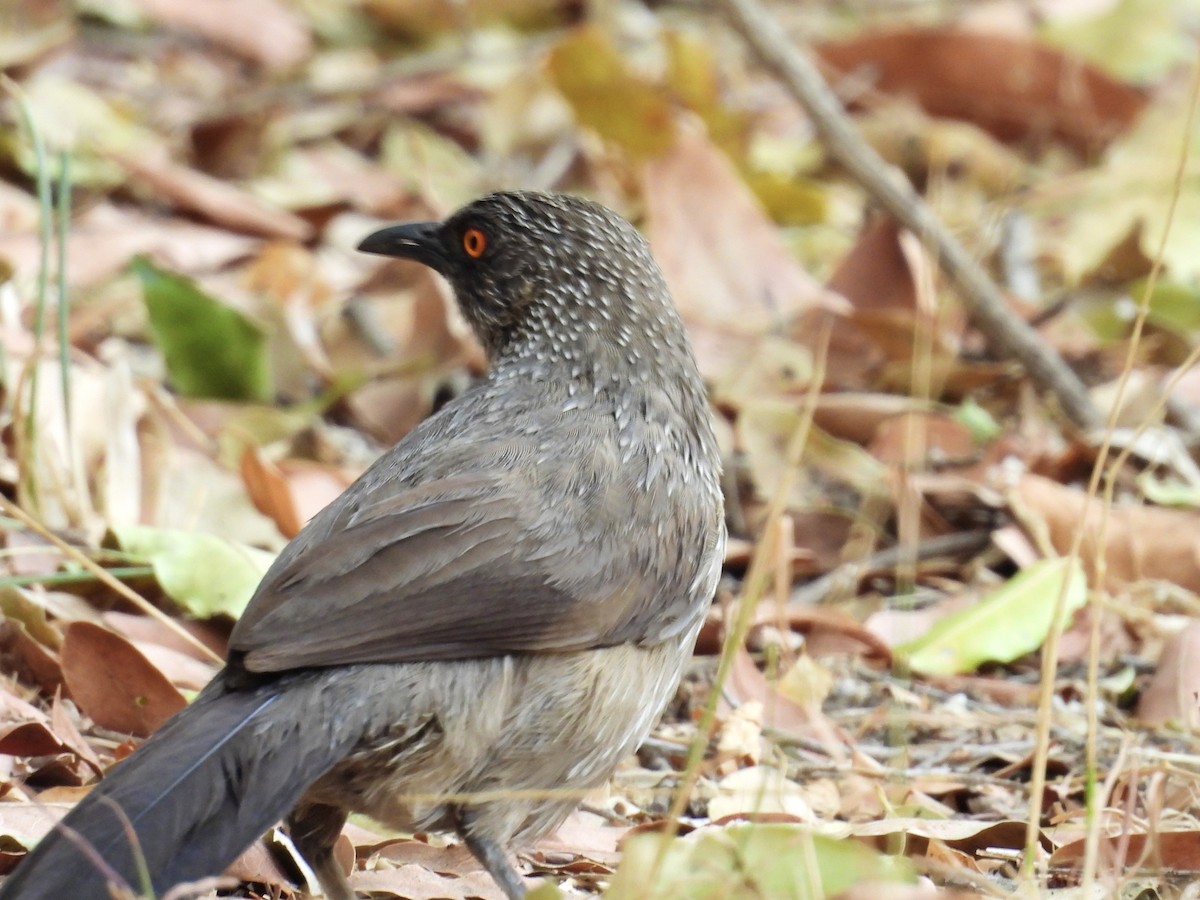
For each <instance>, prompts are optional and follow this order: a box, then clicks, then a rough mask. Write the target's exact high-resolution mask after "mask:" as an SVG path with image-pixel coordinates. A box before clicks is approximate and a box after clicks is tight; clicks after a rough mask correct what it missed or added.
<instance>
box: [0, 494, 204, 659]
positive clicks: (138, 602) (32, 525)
mask: <svg viewBox="0 0 1200 900" xmlns="http://www.w3.org/2000/svg"><path fill="white" fill-rule="evenodd" d="M0 510H3V511H4V512H5V513H7V514H8V515H10V516H12V517H13V518H14V519H16V520H17V521H18V522H20V523H21V524H22V525H24V526H25V527H26V528H28V529H29V530H30V531H32V532H34V533H35V534H39V535H41V536H42V537H43V538H45V539H46V540H48V541H49V542H50V543H52V544H53V545H54V546H55V547H57V548H58V549H59V550H60V551H61V552H62V553H63V554H64V555H65V556H66V557H67V558H68V559H71V560H73V561H74V562H76V563H78V564H79V565H80V566H82V567H83V568H85V569H87V571H89V572H91V573H92V574H93V575H94V576H96V578H97V579H98V580H99V581H100V582H101V583H102V584H103V585H104V586H105V587H107V588H108V589H109V590H111V591H114V592H115V593H117V594H119V595H121V596H122V597H124V598H125V599H126V600H128V601H129V602H130V603H132V604H133V605H134V606H136V607H137V608H138V609H140V610H141V611H142V612H143V613H145V614H146V615H148V616H150V618H152V619H156V620H158V621H159V622H160V623H162V624H163V625H165V626H166V627H167V628H169V629H170V630H171V631H172V632H174V633H175V634H176V635H177V636H178V637H180V638H181V639H183V640H184V641H186V642H187V643H188V644H189V645H191V646H192V647H195V648H196V649H197V650H199V651H200V653H201V654H203V655H204V657H205V658H206V659H210V660H212V661H213V662H215V663H217V664H218V665H220V664H222V663H224V662H225V660H223V659H221V657H220V656H218V655H217V654H216V653H214V652H213V651H212V650H210V649H209V648H208V647H206V646H205V645H204V644H203V643H202V642H201V641H199V640H198V639H197V638H196V636H195V635H193V634H192V633H191V632H190V631H188V630H187V629H186V628H184V627H183V626H182V625H180V624H179V623H178V622H176V621H175V620H174V619H172V618H171V617H170V616H168V615H167V614H166V613H164V612H163V611H162V610H161V609H159V608H158V607H157V606H155V605H154V604H152V603H151V602H150V601H148V600H147V599H146V598H145V597H143V596H142V595H141V594H139V593H138V592H137V591H135V590H133V589H132V588H130V587H129V586H127V585H125V584H122V583H121V582H120V581H117V579H116V578H114V577H113V576H112V575H110V574H109V572H108V570H107V569H105V568H104V567H103V566H101V565H100V564H98V563H96V562H94V561H92V560H91V559H88V557H87V556H86V555H85V554H83V553H82V552H80V550H79V549H78V548H76V547H72V546H71V545H70V544H68V543H67V542H66V541H64V540H63V539H62V538H60V537H59V536H58V535H57V534H55V533H54V532H53V531H51V530H50V529H49V528H47V527H46V526H45V525H43V524H42V523H41V522H39V521H38V520H37V519H35V518H33V516H31V515H29V513H27V512H25V510H23V509H21V507H19V506H17V504H15V503H13V502H12V501H11V500H9V499H8V498H7V497H4V496H2V495H0Z"/></svg>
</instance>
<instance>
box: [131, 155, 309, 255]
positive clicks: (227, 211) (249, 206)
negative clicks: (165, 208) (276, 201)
mask: <svg viewBox="0 0 1200 900" xmlns="http://www.w3.org/2000/svg"><path fill="white" fill-rule="evenodd" d="M111 155H112V158H113V159H114V160H115V161H116V162H118V163H119V164H120V165H121V167H122V168H124V169H125V170H126V171H127V172H128V173H129V174H130V175H132V176H133V177H134V178H135V179H137V180H138V181H140V182H142V183H143V184H145V185H146V186H147V187H148V188H150V189H151V190H152V191H153V192H154V194H155V195H156V196H157V197H160V198H162V199H164V200H169V201H171V202H173V203H175V204H176V205H177V206H179V207H180V208H181V209H185V210H188V211H189V212H194V213H197V214H198V215H201V216H203V217H204V218H206V219H207V220H208V221H210V222H212V223H213V224H215V225H221V226H224V227H225V228H228V229H230V230H233V231H240V232H244V233H246V234H252V235H258V236H260V237H270V238H285V239H289V240H294V241H303V240H307V239H308V238H309V237H311V236H312V230H313V229H312V226H311V225H310V224H309V223H308V222H306V221H305V220H304V219H302V218H300V217H299V216H297V215H294V214H293V213H290V212H287V211H286V210H282V209H279V208H277V207H273V206H270V205H268V204H266V203H264V202H263V201H261V200H259V199H258V198H257V197H254V196H253V195H251V194H247V193H246V192H245V191H243V190H241V189H240V188H238V187H237V186H235V185H233V184H230V183H229V182H227V181H221V180H220V179H217V178H213V177H212V176H211V175H205V174H204V173H203V172H198V171H196V170H195V169H189V168H188V167H187V166H183V165H180V164H179V163H177V162H174V161H173V160H170V159H167V158H166V157H163V156H160V155H158V154H156V153H148V152H144V153H139V154H137V155H134V154H132V153H113V154H111Z"/></svg>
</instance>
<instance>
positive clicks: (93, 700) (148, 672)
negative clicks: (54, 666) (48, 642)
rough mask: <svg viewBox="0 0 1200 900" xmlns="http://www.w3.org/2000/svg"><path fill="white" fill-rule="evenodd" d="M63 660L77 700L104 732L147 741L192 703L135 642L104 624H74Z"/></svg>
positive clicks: (67, 680)
mask: <svg viewBox="0 0 1200 900" xmlns="http://www.w3.org/2000/svg"><path fill="white" fill-rule="evenodd" d="M62 662H63V675H64V677H65V679H66V683H67V687H68V688H69V689H70V691H71V697H72V698H73V699H74V700H75V702H76V703H77V704H78V705H79V708H80V709H81V710H83V711H84V712H85V713H86V714H87V715H89V716H91V718H92V719H94V720H95V721H96V723H97V724H99V725H101V726H102V727H104V728H111V729H112V730H113V731H120V732H124V733H126V734H133V735H137V736H139V737H146V736H148V735H149V734H150V733H151V732H153V731H154V730H155V729H157V728H158V727H159V726H160V725H162V723H163V722H165V721H166V720H167V719H169V718H170V717H171V716H173V715H175V713H177V712H179V711H180V710H181V709H183V708H184V707H185V706H186V705H187V701H186V700H184V698H183V695H182V694H180V693H179V691H178V690H176V689H175V687H174V686H173V685H172V684H171V682H170V681H168V680H167V678H166V677H165V676H164V675H163V674H162V673H161V672H159V671H158V669H156V668H154V666H153V665H151V663H150V662H149V661H148V660H147V659H146V657H144V656H142V654H141V653H139V652H138V651H137V649H136V648H135V647H134V646H133V645H132V644H130V643H129V642H128V641H127V640H125V639H124V638H123V637H121V636H120V635H118V634H114V633H113V632H111V631H109V630H108V629H107V628H103V627H101V626H99V625H93V624H92V623H90V622H73V623H71V625H70V626H69V627H68V628H67V634H66V637H65V639H64V640H63V649H62Z"/></svg>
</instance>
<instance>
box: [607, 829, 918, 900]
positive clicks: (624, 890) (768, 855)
mask: <svg viewBox="0 0 1200 900" xmlns="http://www.w3.org/2000/svg"><path fill="white" fill-rule="evenodd" d="M662 840H663V838H662V835H658V834H642V835H638V836H637V837H635V838H633V839H632V840H630V841H628V842H627V843H626V845H625V849H624V855H623V857H622V859H621V865H620V867H619V868H618V869H617V873H616V875H615V876H614V878H613V882H612V887H610V888H609V889H608V891H607V892H606V893H605V897H606V898H608V900H633V898H642V897H654V898H655V900H684V898H686V900H726V898H730V900H740V898H747V900H749V898H756V900H758V898H762V897H771V898H773V900H809V898H812V900H817V898H824V897H831V896H833V895H835V894H840V893H841V892H843V891H846V890H848V889H850V888H851V887H853V886H854V885H856V884H863V883H866V882H872V883H878V882H900V883H905V884H911V883H913V882H914V881H915V879H914V877H913V875H912V871H911V867H910V866H909V864H908V862H907V861H906V860H904V859H902V858H897V857H888V856H882V855H880V854H878V853H876V852H875V851H873V850H871V849H869V848H868V847H866V846H864V845H863V844H860V843H859V842H858V841H853V840H842V841H839V840H834V839H833V838H829V837H824V836H822V835H817V834H813V833H812V832H811V831H809V830H808V829H806V828H803V827H799V826H795V825H782V824H763V825H731V826H729V827H727V828H722V829H704V830H703V831H701V832H699V834H698V836H692V837H686V838H676V839H674V840H672V841H671V843H670V846H669V847H668V848H667V851H666V854H665V855H664V856H663V857H662V860H661V865H659V854H660V851H661V849H662Z"/></svg>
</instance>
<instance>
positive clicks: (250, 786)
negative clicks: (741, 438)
mask: <svg viewBox="0 0 1200 900" xmlns="http://www.w3.org/2000/svg"><path fill="white" fill-rule="evenodd" d="M358 249H359V250H361V251H364V252H366V253H373V254H382V255H385V256H390V257H396V258H400V259H406V260H412V261H415V262H417V263H421V264H424V265H425V266H427V267H429V268H432V269H433V270H434V271H436V272H437V273H439V274H440V275H441V276H442V277H443V278H445V279H446V281H447V282H448V283H449V286H450V288H451V290H452V292H453V294H454V297H455V300H456V302H457V305H458V307H459V309H460V310H461V312H462V314H463V316H464V318H465V319H466V321H467V322H468V323H469V325H470V326H471V328H472V329H473V331H474V333H475V334H476V335H477V337H478V338H479V340H480V343H481V345H482V346H483V348H484V350H485V351H486V355H487V358H488V366H487V369H486V372H485V374H483V375H482V376H481V377H480V378H479V379H478V380H477V381H476V382H475V383H474V384H472V385H471V386H470V387H469V388H467V389H466V390H465V391H464V392H463V393H462V394H460V395H459V396H458V397H456V398H455V399H453V400H452V401H450V402H449V403H447V404H446V405H445V406H443V407H442V408H441V409H440V410H439V411H437V412H436V413H435V414H433V415H432V416H430V417H429V418H427V419H425V420H424V421H423V422H422V423H421V424H420V425H418V426H417V427H416V428H415V429H413V430H412V431H410V432H409V433H408V434H407V435H406V436H405V437H403V438H402V439H401V440H400V441H399V442H398V443H397V444H395V445H394V446H393V447H392V448H391V449H390V450H389V451H387V452H386V453H384V454H383V455H382V456H381V457H380V458H379V459H378V460H377V461H376V462H375V463H374V464H372V465H371V466H370V467H369V468H368V469H367V470H366V471H365V472H364V473H363V474H362V476H361V477H359V478H358V479H357V480H356V481H355V482H354V483H353V484H352V485H351V486H350V487H349V488H347V489H346V491H345V492H344V493H343V494H342V495H341V496H340V497H338V498H337V499H336V500H334V501H333V502H332V503H331V504H330V505H329V506H327V507H326V508H325V509H324V510H322V511H321V512H320V513H318V514H317V515H316V516H314V517H313V519H312V520H311V521H310V522H309V523H308V524H307V525H306V526H305V527H304V528H303V529H302V530H301V532H300V533H299V534H298V535H297V536H296V537H295V538H294V539H293V540H292V541H291V542H290V543H288V544H287V545H286V546H285V547H284V549H283V550H282V551H281V553H280V554H279V556H278V557H277V558H276V559H275V561H274V563H273V564H272V565H271V566H270V568H269V569H268V571H267V572H266V574H265V575H264V577H263V580H262V582H261V583H260V584H259V586H258V588H257V589H256V591H255V593H254V595H253V597H252V598H251V601H250V603H249V605H248V606H247V608H246V610H245V612H244V613H243V615H242V616H241V618H240V619H239V620H238V622H237V623H236V625H235V626H234V628H233V630H232V633H231V635H230V639H229V647H228V656H227V661H226V664H225V667H224V668H223V669H222V670H221V671H220V672H219V673H218V674H217V675H216V676H215V677H214V678H213V680H212V681H211V682H210V683H209V684H208V685H207V686H206V687H205V688H204V689H203V690H202V691H201V692H200V694H199V695H198V696H197V697H196V698H195V699H194V700H193V701H192V703H191V704H189V706H187V707H186V708H185V709H184V710H182V711H181V712H179V713H178V714H177V715H175V716H174V717H173V718H172V719H170V720H168V722H167V723H165V725H164V726H163V727H162V728H161V729H160V730H159V731H158V732H157V733H155V734H153V735H152V736H150V737H149V738H148V739H147V740H146V741H145V742H144V743H143V744H142V746H140V747H139V748H138V749H137V751H136V752H134V753H133V754H132V755H130V756H129V757H128V758H126V759H125V760H123V761H121V762H119V763H118V764H117V765H116V766H114V767H113V768H112V770H111V771H109V772H108V773H107V774H106V775H105V777H104V778H103V779H101V781H100V782H99V783H98V785H97V786H96V787H95V788H94V789H93V790H91V791H90V792H89V794H88V795H87V796H86V797H85V798H84V799H83V800H82V801H81V802H80V803H79V804H78V805H77V806H76V807H75V808H74V809H73V810H72V811H71V812H70V813H69V814H68V815H67V816H66V817H65V818H64V819H63V820H62V822H61V823H60V825H59V826H57V827H56V828H54V829H53V830H52V831H51V832H50V833H48V834H47V836H46V837H45V838H44V839H43V840H42V841H40V842H39V843H38V845H37V846H36V847H35V848H34V849H33V850H32V851H31V852H30V853H29V854H28V855H27V857H26V858H24V859H23V860H22V861H21V862H20V863H19V864H18V865H17V866H16V868H15V871H14V873H13V874H12V875H11V876H10V877H9V878H8V879H7V880H6V881H5V882H4V883H3V885H0V900H36V898H56V900H59V898H62V897H74V898H83V900H88V898H106V897H109V896H111V889H112V888H113V887H114V886H116V887H119V888H121V889H124V890H130V891H132V892H134V893H137V892H146V893H150V892H154V893H156V894H161V893H162V892H164V891H166V890H167V889H169V888H170V887H172V886H174V885H177V884H180V883H187V882H190V881H194V880H198V879H201V878H205V877H208V876H212V875H215V874H219V873H220V872H222V871H223V870H224V869H225V868H226V867H227V866H228V865H229V864H230V863H231V862H232V861H233V860H234V859H235V858H236V857H237V855H238V854H239V853H241V852H242V851H243V850H244V849H245V848H246V847H247V846H249V845H250V844H252V843H253V842H254V841H255V840H257V839H258V838H259V837H261V835H262V834H263V833H264V832H265V831H267V830H268V829H269V828H271V827H272V826H273V825H275V824H276V823H277V822H279V821H280V820H281V819H282V820H284V821H285V827H286V828H287V829H288V831H289V833H290V836H291V839H292V841H293V843H294V845H295V847H296V848H297V849H298V851H299V853H300V854H301V856H303V857H304V858H305V860H306V861H307V862H308V863H309V864H310V866H311V868H312V871H313V872H314V873H315V875H316V877H317V880H318V881H319V883H320V886H321V889H322V890H323V891H324V894H325V896H326V897H328V898H332V900H350V898H353V897H354V893H353V891H352V889H351V887H350V884H349V881H348V879H347V877H346V875H345V873H344V872H343V870H342V869H341V868H340V866H339V864H338V863H337V862H336V860H335V859H334V855H333V847H334V842H335V841H336V839H337V837H338V835H339V834H340V832H341V830H342V827H343V825H344V824H345V822H346V819H347V816H348V815H349V814H350V813H363V814H366V815H367V816H369V817H372V818H374V819H375V820H377V821H378V822H380V823H382V824H383V825H385V826H388V827H390V828H393V829H397V830H404V831H409V832H413V831H445V832H448V833H456V834H457V835H458V836H459V837H460V838H461V840H462V841H463V843H464V844H465V845H466V846H467V847H468V848H469V849H470V851H471V852H472V853H473V855H474V856H475V857H476V859H477V860H478V862H479V863H480V864H481V865H482V867H483V868H484V869H486V871H487V872H488V873H489V874H490V875H491V877H492V878H493V879H494V881H495V882H496V883H497V885H498V886H499V888H500V889H501V890H502V891H503V892H504V894H505V895H506V896H507V897H509V898H518V897H522V896H524V894H525V889H526V882H525V879H524V878H523V877H522V876H521V875H520V874H519V872H518V870H517V868H516V867H515V865H514V862H513V858H512V857H510V855H509V854H510V852H512V851H513V850H514V849H519V848H520V847H524V846H528V845H529V844H530V843H531V842H533V841H535V840H537V839H538V838H540V837H542V836H544V835H546V834H548V833H550V832H552V831H553V830H554V829H556V828H557V827H558V826H559V825H560V824H561V823H562V822H563V820H564V819H565V818H566V817H567V816H568V815H569V814H570V812H571V811H572V810H573V809H574V808H575V807H576V806H577V805H578V802H579V800H580V799H581V797H582V796H583V795H584V794H586V793H587V792H588V791H589V790H592V789H594V788H596V787H598V786H601V785H603V784H604V783H605V782H606V781H607V779H608V778H609V777H610V776H611V774H612V772H613V771H614V769H615V767H616V766H617V764H618V763H619V762H620V761H621V760H622V759H623V758H625V757H627V756H628V755H630V754H631V753H633V752H634V751H635V750H636V749H637V747H638V745H639V744H640V743H641V741H642V740H643V739H644V738H645V736H646V735H647V733H648V732H649V730H650V729H651V728H652V727H653V725H654V724H655V722H656V721H657V719H658V717H659V716H660V715H661V713H662V710H663V709H664V707H665V705H666V704H667V702H668V701H669V700H670V698H671V696H673V694H674V692H675V691H676V689H677V686H678V683H679V680H680V678H681V674H682V670H683V667H684V665H685V663H686V661H687V660H688V658H689V657H690V654H691V652H692V649H693V645H694V643H695V640H696V637H697V633H698V631H699V629H700V626H701V624H702V622H703V620H704V617H705V614H706V610H707V609H708V607H709V605H710V603H711V599H712V597H713V594H714V591H715V589H716V585H717V582H718V579H719V577H720V573H721V568H722V562H723V558H724V544H725V536H726V533H725V524H724V512H723V500H722V493H721V489H720V470H721V461H720V454H719V450H718V446H717V442H716V439H715V437H714V431H713V424H712V413H711V409H710V406H709V403H708V400H707V395H706V391H705V386H704V383H703V380H702V378H701V375H700V373H699V370H698V368H697V364H696V360H695V357H694V355H693V353H692V350H691V348H690V345H689V342H688V339H687V335H686V333H685V329H684V326H683V324H682V322H681V320H680V317H679V315H678V312H677V309H676V307H675V305H674V303H673V301H672V299H671V295H670V293H669V291H668V288H667V285H666V282H665V280H664V276H663V274H662V271H661V270H660V269H659V267H658V265H657V264H656V263H655V261H654V259H653V257H652V255H651V252H650V249H649V246H648V244H647V242H646V241H645V240H644V238H643V237H642V236H641V234H640V233H639V232H638V230H637V229H636V228H635V227H634V226H633V225H631V224H630V223H629V222H628V221H626V220H625V219H623V218H622V217H621V216H619V215H618V214H616V213H615V212H613V211H611V210H609V209H608V208H606V207H604V206H602V205H600V204H598V203H595V202H593V201H590V200H587V199H583V198H580V197H577V196H573V195H568V194H560V193H549V192H532V191H502V192H497V193H492V194H488V195H486V196H483V197H480V198H478V199H476V200H474V201H473V202H471V203H469V204H467V205H466V206H464V207H463V208H462V209H460V210H458V211H457V212H455V213H453V214H451V215H450V216H448V217H447V218H445V219H444V220H441V221H434V222H415V223H404V224H398V225H392V226H389V227H385V228H383V229H381V230H378V231H375V232H373V233H371V234H370V235H369V236H367V237H366V238H365V239H364V240H363V241H362V242H361V244H360V245H359V248H358Z"/></svg>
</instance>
